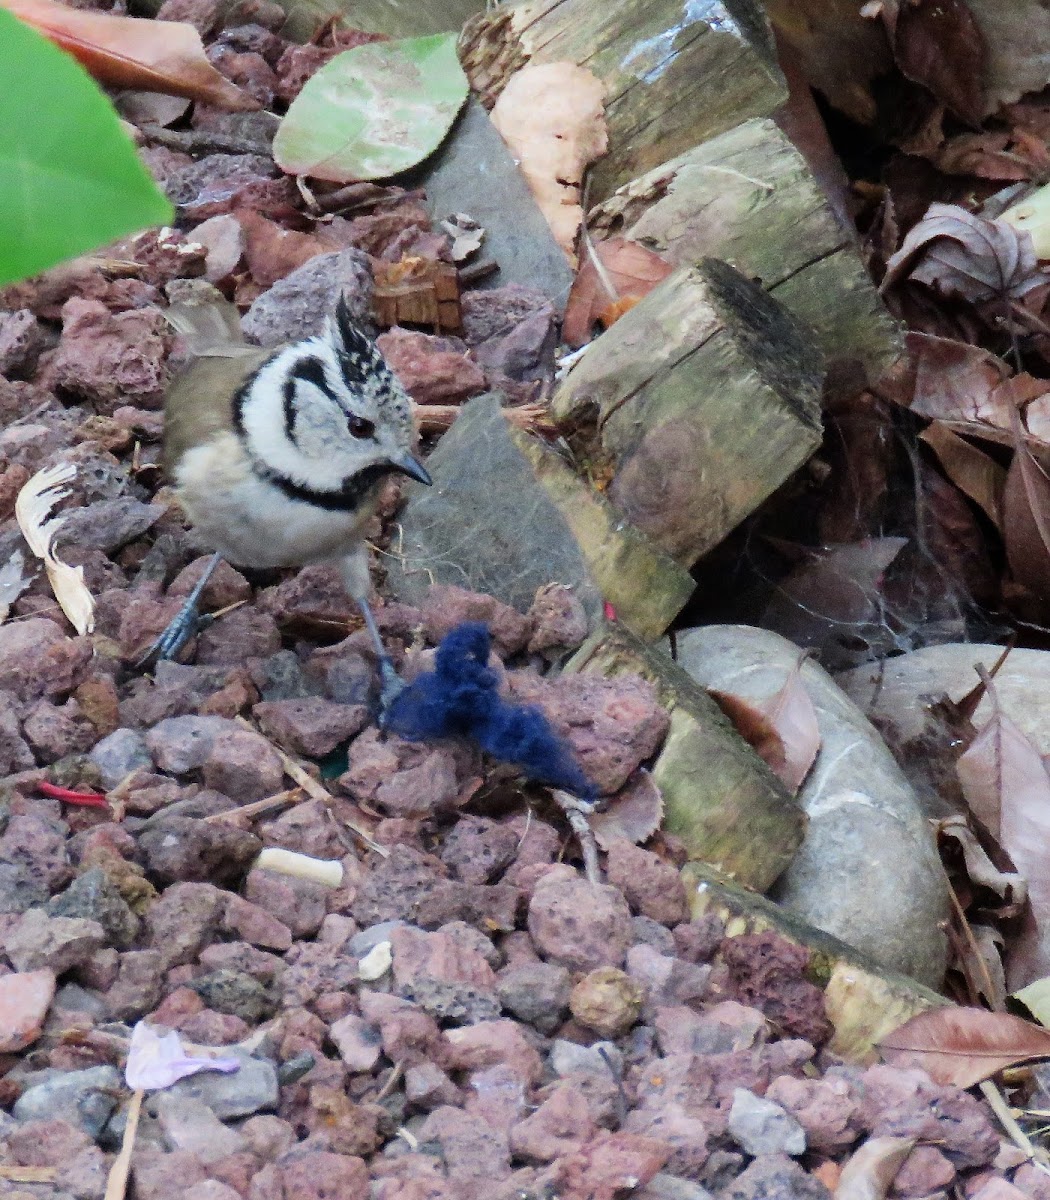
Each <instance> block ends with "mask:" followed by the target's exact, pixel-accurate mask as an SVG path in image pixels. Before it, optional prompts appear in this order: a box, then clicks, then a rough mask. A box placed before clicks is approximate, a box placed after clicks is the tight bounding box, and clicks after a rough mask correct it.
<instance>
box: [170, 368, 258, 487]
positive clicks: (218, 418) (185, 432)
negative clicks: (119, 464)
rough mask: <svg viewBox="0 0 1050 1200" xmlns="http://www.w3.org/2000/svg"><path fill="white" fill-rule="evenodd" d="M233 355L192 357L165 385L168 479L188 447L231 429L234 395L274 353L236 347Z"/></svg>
mask: <svg viewBox="0 0 1050 1200" xmlns="http://www.w3.org/2000/svg"><path fill="white" fill-rule="evenodd" d="M237 349H239V350H240V351H241V353H239V354H237V355H235V356H229V357H219V356H217V355H211V356H207V357H204V358H198V359H195V360H194V361H193V362H191V363H190V365H189V366H188V367H187V368H186V369H185V370H184V371H182V373H181V374H180V375H178V376H177V377H176V379H175V380H174V382H173V383H172V384H171V386H170V387H169V388H168V394H167V398H166V399H165V402H164V470H165V472H166V474H167V476H168V478H169V479H171V478H173V477H174V475H173V473H174V468H175V466H176V464H177V463H178V462H179V460H180V459H181V458H182V456H183V455H184V454H185V453H186V452H187V450H191V449H193V447H194V446H201V445H203V444H204V443H206V442H209V441H211V440H212V438H214V437H217V436H218V435H219V434H220V433H225V432H226V431H227V430H229V429H232V428H233V396H234V393H235V392H236V391H237V389H238V388H239V387H240V385H241V384H242V383H243V382H244V380H245V379H247V377H248V376H249V375H250V374H251V373H252V372H253V371H254V370H256V368H258V367H260V366H261V365H262V364H263V363H264V362H265V361H266V360H267V359H268V358H269V357H270V355H271V354H273V350H266V349H261V348H260V347H258V346H252V347H248V346H240V347H237Z"/></svg>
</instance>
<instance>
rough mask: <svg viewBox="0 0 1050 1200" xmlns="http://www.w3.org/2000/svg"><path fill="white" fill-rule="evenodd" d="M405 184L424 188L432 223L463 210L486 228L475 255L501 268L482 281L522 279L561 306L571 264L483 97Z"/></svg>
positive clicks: (483, 284) (495, 283)
mask: <svg viewBox="0 0 1050 1200" xmlns="http://www.w3.org/2000/svg"><path fill="white" fill-rule="evenodd" d="M398 182H399V183H401V182H402V180H400V179H399V180H398ZM405 182H407V183H408V185H409V186H416V187H422V188H424V189H426V193H427V206H428V208H429V209H430V213H431V215H432V217H433V219H434V222H435V224H437V222H439V221H443V220H447V218H448V217H449V216H451V215H452V214H453V213H460V212H461V213H466V214H467V215H468V216H471V217H473V218H474V220H475V221H477V223H478V224H479V225H480V226H481V227H482V228H483V229H484V230H485V238H484V241H482V243H481V249H480V250H479V251H478V253H477V255H476V259H477V260H485V259H492V260H494V261H495V262H497V263H499V270H498V271H494V272H493V273H492V274H491V275H487V276H486V277H485V278H484V279H483V280H480V281H479V282H478V285H477V286H478V287H482V288H493V287H503V286H504V285H505V284H508V283H520V284H523V285H525V286H526V287H531V288H537V289H538V290H539V291H541V292H542V293H543V294H544V295H545V296H546V297H547V298H548V299H549V300H550V301H551V303H552V304H553V305H554V307H555V308H556V309H557V310H558V313H559V314H560V313H562V312H564V310H565V302H566V300H567V299H568V296H569V288H570V287H572V279H573V271H572V268H571V267H570V266H569V261H568V259H567V258H566V257H565V253H564V251H563V250H562V249H561V247H560V246H559V245H558V243H557V242H556V241H555V240H554V235H553V234H552V233H551V229H550V226H549V225H548V224H547V219H546V218H545V217H544V215H543V213H542V212H540V210H539V207H538V205H537V204H536V201H535V200H534V199H533V198H532V193H531V192H530V191H529V185H528V184H527V183H526V182H525V177H524V175H522V173H521V171H519V170H518V166H517V163H515V161H514V158H513V156H512V155H511V152H510V151H509V150H508V149H507V145H506V143H505V142H504V141H503V139H502V138H501V137H500V135H499V134H498V133H497V132H496V127H495V126H494V125H493V124H492V122H491V121H490V120H489V115H488V113H487V112H486V111H485V109H484V107H483V106H482V104H481V103H480V101H478V100H477V99H476V98H475V97H473V96H472V97H471V98H470V99H469V100H468V101H467V103H466V104H465V105H464V107H463V111H462V112H461V113H460V115H459V117H458V118H457V119H456V123H455V125H453V127H452V132H451V133H450V134H449V136H448V137H447V138H446V139H445V140H444V142H443V143H442V144H441V146H440V147H439V148H438V150H436V151H435V152H434V153H433V154H432V155H431V156H430V157H429V158H428V159H427V160H426V162H425V163H424V164H423V166H422V167H421V168H420V170H419V171H418V172H415V173H413V175H412V176H411V177H410V179H409V180H408V181H405Z"/></svg>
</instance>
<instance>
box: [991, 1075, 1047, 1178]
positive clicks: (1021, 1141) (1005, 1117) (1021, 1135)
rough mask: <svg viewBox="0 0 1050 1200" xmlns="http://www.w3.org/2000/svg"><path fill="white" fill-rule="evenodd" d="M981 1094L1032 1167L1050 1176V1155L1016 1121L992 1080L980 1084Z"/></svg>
mask: <svg viewBox="0 0 1050 1200" xmlns="http://www.w3.org/2000/svg"><path fill="white" fill-rule="evenodd" d="M980 1088H981V1094H982V1095H983V1096H984V1098H985V1100H987V1101H988V1105H989V1107H990V1108H991V1110H992V1112H994V1113H995V1115H996V1116H997V1117H998V1118H999V1121H1000V1124H1001V1125H1002V1127H1003V1128H1004V1129H1005V1130H1006V1132H1007V1133H1008V1134H1009V1135H1010V1138H1011V1140H1012V1141H1013V1142H1014V1144H1015V1145H1017V1146H1019V1147H1020V1148H1021V1149H1022V1150H1023V1151H1024V1152H1025V1154H1027V1155H1028V1157H1029V1158H1030V1159H1031V1161H1032V1165H1033V1166H1035V1167H1037V1168H1038V1169H1039V1170H1041V1171H1042V1172H1043V1173H1044V1174H1045V1175H1050V1169H1048V1166H1047V1164H1048V1163H1050V1155H1048V1154H1047V1152H1046V1151H1045V1150H1041V1149H1040V1148H1039V1147H1038V1146H1036V1145H1034V1144H1033V1142H1032V1140H1031V1139H1030V1138H1029V1136H1028V1134H1027V1133H1025V1131H1024V1130H1023V1129H1022V1128H1021V1126H1020V1125H1018V1124H1017V1122H1016V1121H1015V1120H1014V1115H1013V1113H1012V1112H1011V1111H1010V1106H1009V1104H1007V1103H1006V1100H1005V1099H1004V1098H1003V1094H1002V1092H1000V1091H999V1089H998V1088H997V1087H996V1086H995V1084H994V1083H992V1081H991V1080H990V1079H986V1080H984V1082H983V1083H982V1084H980Z"/></svg>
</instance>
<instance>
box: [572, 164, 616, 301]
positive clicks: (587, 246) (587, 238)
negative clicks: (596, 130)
mask: <svg viewBox="0 0 1050 1200" xmlns="http://www.w3.org/2000/svg"><path fill="white" fill-rule="evenodd" d="M590 190H591V176H590V172H588V174H587V178H586V180H585V181H584V185H583V195H582V196H581V197H580V207H581V208H582V209H583V220H582V221H581V222H580V245H581V246H582V247H583V249H584V251H585V252H586V254H587V257H588V258H590V260H591V263H592V265H593V266H594V273H595V274H596V275H597V276H598V281H599V283H601V285H602V287H603V288H605V291H606V294H607V295H608V297H609V299H610V300H612V301H613V302H614V303H615V302H616V301H617V300H619V299H620V291H619V288H617V286H616V284H614V283H613V281H612V276H611V275H610V274H609V272H608V271H607V270H606V267H605V263H603V262H602V260H601V256H600V255H599V254H598V251H597V250H595V248H594V242H593V241H592V240H591V234H590V230H589V229H588V228H587V195H588V193H589V192H590Z"/></svg>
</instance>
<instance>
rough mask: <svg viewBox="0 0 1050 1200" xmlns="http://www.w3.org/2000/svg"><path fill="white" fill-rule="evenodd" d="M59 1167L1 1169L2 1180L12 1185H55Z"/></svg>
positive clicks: (0, 1177)
mask: <svg viewBox="0 0 1050 1200" xmlns="http://www.w3.org/2000/svg"><path fill="white" fill-rule="evenodd" d="M57 1174H58V1167H0V1179H9V1180H10V1181H11V1182H12V1183H54V1181H55V1176H56V1175H57Z"/></svg>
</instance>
